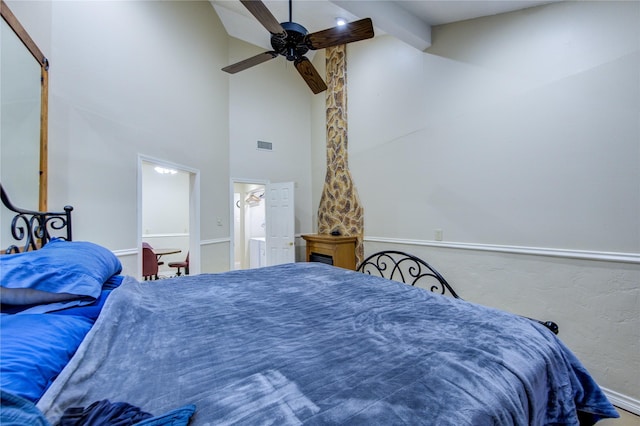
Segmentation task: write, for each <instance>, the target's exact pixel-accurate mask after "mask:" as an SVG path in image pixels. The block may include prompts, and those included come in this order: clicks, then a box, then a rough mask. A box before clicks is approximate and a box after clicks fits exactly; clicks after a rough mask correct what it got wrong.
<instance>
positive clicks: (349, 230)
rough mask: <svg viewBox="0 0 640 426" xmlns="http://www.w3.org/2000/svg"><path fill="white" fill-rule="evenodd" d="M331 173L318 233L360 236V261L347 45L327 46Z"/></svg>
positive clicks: (360, 232)
mask: <svg viewBox="0 0 640 426" xmlns="http://www.w3.org/2000/svg"><path fill="white" fill-rule="evenodd" d="M325 54H326V80H327V91H326V107H327V174H326V176H325V180H324V188H323V190H322V196H321V198H320V206H319V207H318V233H319V234H330V233H331V232H332V231H338V232H340V235H344V236H350V237H356V238H357V240H356V263H357V264H360V262H362V260H363V259H364V246H363V241H362V240H363V234H364V212H363V209H362V206H361V205H360V200H359V198H358V192H357V191H356V187H355V185H354V183H353V179H352V178H351V173H349V167H348V161H347V51H346V45H341V46H335V47H329V48H327V49H326V53H325Z"/></svg>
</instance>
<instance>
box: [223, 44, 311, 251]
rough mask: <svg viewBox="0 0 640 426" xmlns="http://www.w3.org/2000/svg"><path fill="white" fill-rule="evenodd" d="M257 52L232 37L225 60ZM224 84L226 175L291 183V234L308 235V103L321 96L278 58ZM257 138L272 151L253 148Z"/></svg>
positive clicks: (258, 51)
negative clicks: (227, 129) (226, 90)
mask: <svg viewBox="0 0 640 426" xmlns="http://www.w3.org/2000/svg"><path fill="white" fill-rule="evenodd" d="M263 51H264V49H261V48H257V47H255V46H252V45H250V44H248V43H245V42H243V41H240V40H237V39H233V38H232V39H231V42H230V44H229V63H230V64H231V63H235V62H237V61H240V60H242V59H245V58H248V57H251V56H253V55H256V54H258V53H260V52H263ZM229 87H230V92H229V93H230V103H229V120H230V126H229V127H230V129H231V130H230V138H229V145H230V148H229V150H230V157H229V158H230V161H229V163H230V165H229V167H230V175H231V176H232V177H233V178H237V179H245V180H247V179H248V180H255V181H264V180H268V181H270V182H274V183H276V182H295V194H294V196H295V220H296V225H295V233H296V234H300V233H310V232H311V230H312V224H311V217H312V210H313V209H316V208H317V205H316V206H312V205H311V171H310V169H309V164H310V161H311V152H310V146H311V136H310V133H309V128H310V125H311V105H310V102H311V101H312V100H313V99H315V98H316V97H320V98H322V99H324V95H322V94H319V95H313V93H312V92H311V90H309V88H308V87H307V85H306V84H305V83H304V80H302V77H300V75H299V74H298V71H296V69H295V68H294V67H293V63H291V62H288V61H287V60H286V59H285V58H284V57H278V58H276V59H273V60H271V61H269V62H266V63H263V64H260V65H258V66H255V67H253V68H250V69H248V70H245V71H242V72H240V73H237V74H233V75H231V77H229ZM258 140H261V141H266V142H271V143H273V151H271V152H265V151H259V150H257V149H256V142H257V141H258ZM296 244H300V241H297V242H296Z"/></svg>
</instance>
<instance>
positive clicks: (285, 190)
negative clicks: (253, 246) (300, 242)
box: [265, 182, 296, 265]
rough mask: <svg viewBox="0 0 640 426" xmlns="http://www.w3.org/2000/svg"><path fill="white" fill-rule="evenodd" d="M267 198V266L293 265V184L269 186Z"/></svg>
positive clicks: (294, 259) (273, 184)
mask: <svg viewBox="0 0 640 426" xmlns="http://www.w3.org/2000/svg"><path fill="white" fill-rule="evenodd" d="M265 198H266V234H267V238H266V240H267V241H266V243H267V265H279V264H281V263H293V262H295V261H296V250H295V238H294V237H295V235H294V224H295V213H294V211H295V210H294V207H295V205H294V199H293V182H284V183H269V184H267V189H266V196H265Z"/></svg>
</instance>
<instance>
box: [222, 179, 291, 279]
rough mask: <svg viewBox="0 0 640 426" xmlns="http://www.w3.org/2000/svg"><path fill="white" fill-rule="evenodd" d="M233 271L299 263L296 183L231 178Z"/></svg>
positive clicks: (231, 255)
mask: <svg viewBox="0 0 640 426" xmlns="http://www.w3.org/2000/svg"><path fill="white" fill-rule="evenodd" d="M231 189H232V190H231V193H232V203H231V208H232V214H231V217H232V218H233V227H232V228H231V232H232V236H231V242H232V244H231V254H230V257H231V265H230V267H231V268H232V269H250V268H259V267H262V266H269V265H277V264H281V263H292V262H295V244H294V242H295V236H294V230H295V212H294V210H295V205H294V184H293V182H285V183H270V182H268V181H255V180H254V181H249V180H238V179H231Z"/></svg>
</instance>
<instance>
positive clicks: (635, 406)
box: [600, 387, 640, 416]
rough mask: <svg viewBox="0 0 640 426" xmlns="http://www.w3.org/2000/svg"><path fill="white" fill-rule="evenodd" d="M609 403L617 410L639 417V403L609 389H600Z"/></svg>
mask: <svg viewBox="0 0 640 426" xmlns="http://www.w3.org/2000/svg"><path fill="white" fill-rule="evenodd" d="M600 389H602V391H603V392H604V394H605V395H606V396H607V398H608V399H609V401H610V402H611V403H612V404H613V405H615V406H616V407H618V408H622V409H623V410H625V411H628V412H630V413H633V414H635V415H637V416H640V401H638V400H637V399H634V398H631V397H630V396H627V395H623V394H621V393H619V392H616V391H613V390H611V389H607V388H603V387H600Z"/></svg>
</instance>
